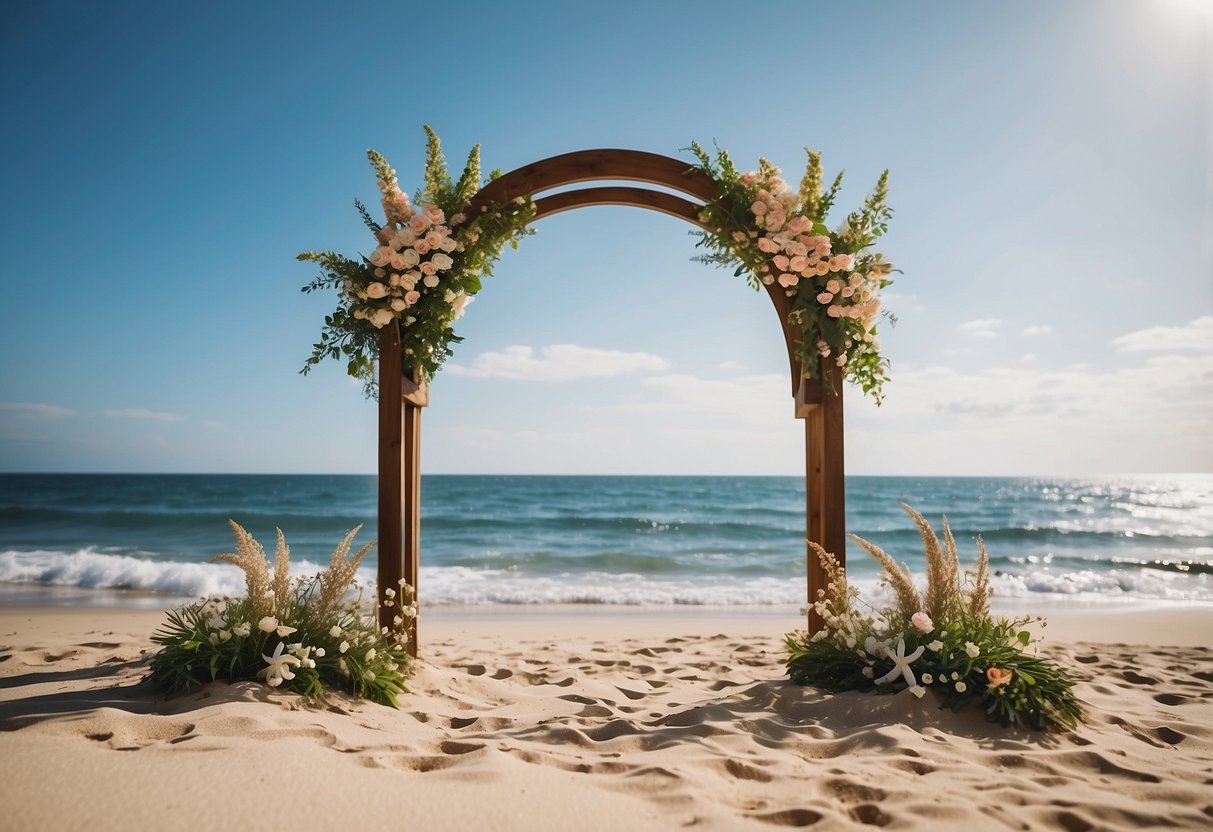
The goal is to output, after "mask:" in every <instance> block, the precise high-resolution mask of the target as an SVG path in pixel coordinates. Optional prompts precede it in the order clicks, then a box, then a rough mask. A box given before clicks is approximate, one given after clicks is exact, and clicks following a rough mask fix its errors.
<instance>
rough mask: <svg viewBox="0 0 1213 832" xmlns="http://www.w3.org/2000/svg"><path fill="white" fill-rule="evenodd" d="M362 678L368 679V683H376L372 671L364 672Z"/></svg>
mask: <svg viewBox="0 0 1213 832" xmlns="http://www.w3.org/2000/svg"><path fill="white" fill-rule="evenodd" d="M362 678H363V679H366V680H367V681H368V682H373V681H375V673H374V671H371V670H364V671H363V672H362Z"/></svg>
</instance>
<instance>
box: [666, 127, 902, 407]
mask: <svg viewBox="0 0 1213 832" xmlns="http://www.w3.org/2000/svg"><path fill="white" fill-rule="evenodd" d="M689 149H690V151H691V153H692V155H694V157H695V159H696V165H695V166H694V170H697V171H698V172H700V173H703V174H705V175H707V176H709V177H711V178H712V179H714V180H715V181H716V185H717V192H716V197H715V198H714V199H713V200H711V201H710V202H708V203H707V204H705V205H704V207H703V209H702V210H701V211H700V216H699V219H700V223H701V225H702V227H703V230H702V231H699V232H693V233H695V234H696V236H697V237H698V243H697V247H701V248H703V249H704V250H705V251H704V253H702V254H698V255H696V256H695V257H694V258H693V259H694V260H696V261H698V262H701V263H708V264H711V265H715V266H720V267H725V268H731V269H733V273H734V274H735V275H737V276H744V277H745V279H746V282H747V283H748V284H749V285H750V286H751V287H752V288H755V289H757V288H758V287H759V286H760V285H762V284H766V285H767V286H769V287H770V289H771V291H772V292H781V291H782V292H784V293H785V294H786V295H787V296H788V297H789V298H791V299H792V310H791V312H790V313H789V321H790V323H792V324H793V325H794V326H796V327H797V328H798V329H799V330H800V331H801V337H800V339H799V340H798V342H797V344H796V357H797V359H798V360H799V362H800V365H801V368H802V370H803V371H804V372H805V373H806V374H808V375H809V376H811V377H814V378H817V377H819V376H820V375H821V374H822V365H823V364H826V365H827V367H829V366H835V367H841V368H842V375H843V378H845V379H847V380H848V381H850V382H852V383H854V384H858V385H859V386H860V387H861V388H862V389H863V391H864V392H865V393H867V394H869V395H871V396H872V397H873V398H874V399H875V400H876V402H877V404H879V403H880V401H881V399H882V397H883V385H884V383H885V381H886V380H887V374H888V361H887V359H885V358H884V357H883V356H882V355H881V353H880V343H879V339H878V337H877V324H878V320H877V318H878V316H879V317H880V318H881V319H888V320H890V321H892V320H893V319H892V317H891V316H889V315H888V314H887V313H882V312H881V310H880V303H879V299H878V294H879V292H880V291H881V290H882V289H884V288H886V287H887V286H888V285H889V284H890V283H891V281H890V280H889V279H888V275H889V274H890V273H891V271H892V267H891V266H890V265H889V264H888V262H887V261H886V260H884V258H883V256H882V255H880V254H879V253H876V252H872V251H869V250H868V249H869V248H870V246H871V245H872V244H873V243H875V241H876V240H877V238H879V237H880V235H882V234H883V233H884V232H885V231H886V230H887V229H888V220H889V218H890V217H891V215H892V211H891V209H889V208H888V207H887V204H886V202H887V197H888V171H885V173H884V174H883V175H882V176H881V177H880V179H879V181H878V182H877V185H876V189H875V190H874V191H873V193H872V194H871V195H870V196H869V197H868V198H867V199H866V200H865V201H864V206H863V208H862V209H861V210H859V211H856V212H854V213H852V214H851V215H850V216H849V217H848V219H847V221H846V222H845V223H844V224H843V225H842V226H841V227H840V228H839V229H837V230H835V231H831V230H830V229H829V228H827V227H826V224H825V223H826V217H827V215H828V213H829V211H830V208H831V207H832V206H833V204H834V201H835V198H836V197H837V195H838V190H839V188H840V187H841V185H842V173H839V174H838V176H837V177H835V179H834V182H833V184H832V185H831V186H830V188H829V190H828V191H826V192H825V193H824V194H823V193H822V192H821V186H822V175H823V172H822V166H821V155H820V154H819V153H817V152H816V151H814V150H810V149H808V148H806V152H807V154H808V163H807V165H806V168H805V173H804V177H803V178H802V179H801V181H800V187H799V190H798V191H793V190H792V189H791V188H790V187H789V186H788V184H787V183H786V182H784V181H783V179H782V178H781V177H780V175H779V173H780V171H779V169H778V168H777V167H775V166H774V165H773V164H771V163H770V162H769V161H768V160H766V159H759V165H758V170H757V171H753V172H749V173H741V172H739V171H738V170H737V167H736V165H735V164H734V163H733V161H732V159H731V158H730V157H729V155H728V153H727V152H725V151H723V150H720V149H719V148H717V149H716V153H715V156H713V155H712V154H710V153H708V152H707V151H706V150H705V149H704V148H703V147H701V146H700V145H699V144H698V143H697V142H692V143H691V146H690V148H689ZM806 240H811V241H812V242H813V244H806V242H805V241H806ZM817 241H822V242H821V247H820V248H817V247H816V243H817ZM806 247H807V252H806V250H805V249H806ZM806 255H807V258H808V260H807V262H806V261H805V256H806ZM818 258H820V260H819V259H818ZM840 258H841V259H840ZM791 262H796V263H798V264H799V265H798V266H796V267H791V266H790V263H791ZM819 262H820V263H825V265H824V266H823V267H822V268H824V269H825V270H824V271H823V270H815V267H816V266H817V265H818V263H819ZM806 265H807V268H806ZM777 281H778V284H776V282H777ZM785 281H790V282H785ZM827 380H829V377H828V376H827ZM827 388H828V389H829V391H830V392H832V393H838V392H841V391H835V390H833V385H832V382H831V383H829V384H828V385H827Z"/></svg>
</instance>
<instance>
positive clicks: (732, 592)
mask: <svg viewBox="0 0 1213 832" xmlns="http://www.w3.org/2000/svg"><path fill="white" fill-rule="evenodd" d="M293 566H294V568H293V569H292V572H293V573H294V574H295V575H296V576H307V575H314V574H316V573H317V572H319V571H320V570H321V568H322V567H321V566H320V565H319V564H315V563H311V562H309V561H299V562H297V563H295V564H293ZM358 578H359V580H360V581H361V582H363V583H364V584H366V585H372V584H373V583H374V581H375V570H374V568H363V569H360V570H359V574H358ZM918 579H919V582H920V583H921V582H922V578H921V576H918ZM0 581H3V582H9V583H18V584H42V585H47V586H61V587H75V588H80V589H135V590H144V591H152V592H160V593H164V594H166V595H170V596H175V597H190V598H197V597H202V596H209V595H240V594H242V593H243V591H244V575H243V573H242V572H241V571H240V570H239V569H237V568H236V567H234V566H230V565H227V564H211V563H171V562H163V561H155V560H145V559H142V558H138V557H131V556H129V555H115V554H106V553H104V552H98V551H96V550H95V549H91V548H89V549H81V550H79V551H76V552H71V553H66V552H52V551H24V552H18V551H5V552H0ZM992 582H993V585H994V587H995V590H996V593H997V596H998V597H1004V598H1042V599H1043V598H1045V597H1053V598H1056V599H1081V600H1085V601H1098V600H1103V599H1106V600H1115V601H1134V600H1141V601H1153V602H1157V601H1213V575H1208V574H1200V575H1192V574H1185V573H1178V572H1166V571H1162V570H1154V569H1133V568H1119V567H1118V568H1113V569H1108V570H1094V569H1082V570H1070V571H1059V570H1056V569H1055V568H1054V567H1051V566H1047V565H1043V566H1038V565H1028V566H1027V567H1026V568H1025V569H1023V570H1022V571H1018V572H1016V573H1009V572H1004V573H1003V574H1002V575H999V576H996V577H994V578H993V581H992ZM852 584H853V585H855V586H857V587H858V588H859V589H860V591H861V592H862V593H863V595H864V597H865V598H868V599H871V600H876V599H877V598H878V597H879V588H878V585H877V581H876V579H875V578H868V577H854V578H853V579H852ZM421 589H422V600H423V601H424V603H426V604H431V605H446V604H461V605H462V604H472V605H475V604H613V605H675V606H677V605H687V606H699V605H711V606H717V605H719V606H784V605H802V604H803V603H804V601H805V584H804V578H803V576H790V577H786V578H782V577H769V576H768V577H747V578H738V577H735V576H733V577H720V576H716V577H708V576H705V577H703V578H682V579H672V578H656V577H653V576H650V575H638V574H630V573H606V572H582V573H566V574H563V575H561V576H559V577H535V576H527V575H525V574H520V573H519V572H518V571H516V570H513V569H470V568H467V567H443V566H428V567H422V570H421Z"/></svg>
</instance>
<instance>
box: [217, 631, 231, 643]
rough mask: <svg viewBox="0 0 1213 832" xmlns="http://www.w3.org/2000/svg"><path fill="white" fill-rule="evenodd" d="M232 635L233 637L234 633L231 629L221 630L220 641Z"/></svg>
mask: <svg viewBox="0 0 1213 832" xmlns="http://www.w3.org/2000/svg"><path fill="white" fill-rule="evenodd" d="M231 637H232V634H231V632H230V631H228V630H220V631H219V640H220V641H228V640H229V639H231Z"/></svg>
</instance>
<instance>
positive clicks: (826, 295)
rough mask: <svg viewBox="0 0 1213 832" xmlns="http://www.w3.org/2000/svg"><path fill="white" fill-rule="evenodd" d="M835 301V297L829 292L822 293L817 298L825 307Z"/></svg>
mask: <svg viewBox="0 0 1213 832" xmlns="http://www.w3.org/2000/svg"><path fill="white" fill-rule="evenodd" d="M833 299H834V296H833V295H831V294H830V293H829V292H822V293H820V294H819V295H818V296H817V302H818V303H820V304H821V305H822V306H825V305H826V304H827V303H829V302H830V301H832V300H833ZM835 317H837V316H835Z"/></svg>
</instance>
